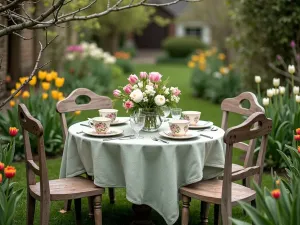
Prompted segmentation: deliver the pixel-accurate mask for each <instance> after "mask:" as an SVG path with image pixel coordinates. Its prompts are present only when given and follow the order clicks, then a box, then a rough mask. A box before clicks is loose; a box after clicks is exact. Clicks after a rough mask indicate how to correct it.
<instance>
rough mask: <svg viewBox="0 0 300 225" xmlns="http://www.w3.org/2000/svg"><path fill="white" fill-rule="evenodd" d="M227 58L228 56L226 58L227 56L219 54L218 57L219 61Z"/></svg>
mask: <svg viewBox="0 0 300 225" xmlns="http://www.w3.org/2000/svg"><path fill="white" fill-rule="evenodd" d="M225 58H226V56H225V54H224V53H219V55H218V59H220V60H222V61H223V60H224V59H225Z"/></svg>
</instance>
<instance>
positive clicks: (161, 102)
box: [154, 95, 166, 106]
mask: <svg viewBox="0 0 300 225" xmlns="http://www.w3.org/2000/svg"><path fill="white" fill-rule="evenodd" d="M154 102H155V104H156V105H158V106H162V105H164V104H165V103H166V98H165V96H163V95H156V96H155V98H154Z"/></svg>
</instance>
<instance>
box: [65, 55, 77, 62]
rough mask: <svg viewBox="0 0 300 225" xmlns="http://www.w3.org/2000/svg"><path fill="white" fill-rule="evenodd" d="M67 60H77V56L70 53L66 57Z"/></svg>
mask: <svg viewBox="0 0 300 225" xmlns="http://www.w3.org/2000/svg"><path fill="white" fill-rule="evenodd" d="M66 59H67V60H69V61H71V60H73V59H75V54H73V53H68V54H67V55H66Z"/></svg>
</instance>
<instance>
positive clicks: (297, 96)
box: [295, 95, 300, 103]
mask: <svg viewBox="0 0 300 225" xmlns="http://www.w3.org/2000/svg"><path fill="white" fill-rule="evenodd" d="M295 100H296V102H297V103H300V96H299V95H296V96H295Z"/></svg>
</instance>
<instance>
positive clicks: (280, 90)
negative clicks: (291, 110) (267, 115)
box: [279, 86, 285, 95]
mask: <svg viewBox="0 0 300 225" xmlns="http://www.w3.org/2000/svg"><path fill="white" fill-rule="evenodd" d="M279 92H280V94H282V95H284V93H285V87H282V86H280V87H279Z"/></svg>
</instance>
